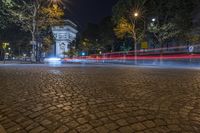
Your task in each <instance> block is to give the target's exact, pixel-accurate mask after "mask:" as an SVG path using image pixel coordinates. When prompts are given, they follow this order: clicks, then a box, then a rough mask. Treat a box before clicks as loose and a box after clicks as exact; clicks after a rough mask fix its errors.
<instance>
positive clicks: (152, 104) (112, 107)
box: [0, 65, 200, 133]
mask: <svg viewBox="0 0 200 133" xmlns="http://www.w3.org/2000/svg"><path fill="white" fill-rule="evenodd" d="M0 125H2V126H3V127H4V128H5V130H6V131H7V132H8V133H27V132H30V133H40V132H41V133H135V132H136V133H152V132H153V133H184V132H185V133H190V132H191V133H199V132H200V70H189V69H166V68H165V69H155V68H134V67H123V66H120V67H109V66H68V67H47V66H42V65H39V66H37V65H35V66H34V65H33V66H32V65H22V66H19V65H11V66H9V65H8V66H0Z"/></svg>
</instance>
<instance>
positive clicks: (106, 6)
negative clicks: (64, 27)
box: [66, 0, 118, 30]
mask: <svg viewBox="0 0 200 133" xmlns="http://www.w3.org/2000/svg"><path fill="white" fill-rule="evenodd" d="M117 1H118V0H71V1H70V5H69V10H68V13H66V18H69V19H71V20H72V21H74V22H75V23H76V24H77V25H78V26H79V28H80V29H81V30H83V29H84V28H85V26H86V24H87V23H88V22H92V23H98V22H99V21H101V20H102V18H104V17H106V16H109V15H111V14H112V7H113V5H114V4H115V3H116V2H117ZM69 11H70V12H69Z"/></svg>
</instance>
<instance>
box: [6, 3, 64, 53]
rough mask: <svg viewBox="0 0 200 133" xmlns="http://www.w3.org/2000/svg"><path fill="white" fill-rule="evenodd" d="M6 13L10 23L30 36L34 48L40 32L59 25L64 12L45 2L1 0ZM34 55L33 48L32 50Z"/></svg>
mask: <svg viewBox="0 0 200 133" xmlns="http://www.w3.org/2000/svg"><path fill="white" fill-rule="evenodd" d="M3 4H4V5H5V6H6V8H7V13H8V14H9V15H10V16H11V17H12V18H13V19H12V21H13V22H14V23H16V24H17V25H19V26H21V27H22V29H23V30H25V31H28V32H30V33H31V35H32V43H33V46H36V44H37V39H38V36H39V35H40V32H41V31H43V30H46V29H48V28H50V27H51V26H52V25H54V24H57V23H60V21H61V20H62V16H63V15H64V11H63V10H62V9H61V8H59V7H58V5H55V4H52V5H49V4H47V2H46V0H34V1H26V0H3ZM33 53H34V55H37V54H35V48H33Z"/></svg>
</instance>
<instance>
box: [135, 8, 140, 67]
mask: <svg viewBox="0 0 200 133" xmlns="http://www.w3.org/2000/svg"><path fill="white" fill-rule="evenodd" d="M138 16H139V13H138V12H135V13H134V50H135V52H134V54H135V64H137V36H136V30H135V27H136V26H135V25H136V18H137V17H138Z"/></svg>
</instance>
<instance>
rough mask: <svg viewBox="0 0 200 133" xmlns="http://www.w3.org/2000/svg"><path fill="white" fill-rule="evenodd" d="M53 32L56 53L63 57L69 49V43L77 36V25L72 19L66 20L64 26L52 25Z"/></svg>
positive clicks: (57, 55)
mask: <svg viewBox="0 0 200 133" xmlns="http://www.w3.org/2000/svg"><path fill="white" fill-rule="evenodd" d="M52 32H53V35H54V37H55V46H54V55H55V56H56V57H59V58H63V57H64V53H65V52H68V51H69V48H68V45H69V43H70V42H72V41H73V40H75V38H76V34H77V33H78V31H77V25H76V24H74V23H73V22H72V21H70V20H65V24H64V25H63V26H54V27H52Z"/></svg>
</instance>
